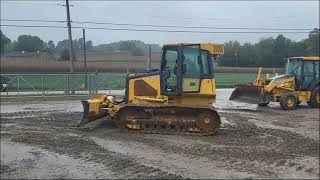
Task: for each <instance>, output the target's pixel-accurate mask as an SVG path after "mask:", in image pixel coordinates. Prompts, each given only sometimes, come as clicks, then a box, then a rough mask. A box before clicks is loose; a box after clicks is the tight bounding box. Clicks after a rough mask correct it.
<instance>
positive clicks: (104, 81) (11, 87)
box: [0, 73, 265, 96]
mask: <svg viewBox="0 0 320 180" xmlns="http://www.w3.org/2000/svg"><path fill="white" fill-rule="evenodd" d="M264 76H265V75H262V77H264ZM255 78H256V74H255V73H215V79H216V86H217V88H233V87H234V86H235V85H237V84H243V83H250V82H253V81H254V80H255ZM125 80H126V74H125V73H90V74H1V78H0V81H1V82H0V89H1V96H10V95H13V96H16V95H19V96H20V95H37V96H49V95H66V96H68V95H92V94H95V93H100V92H103V93H106V92H107V93H108V94H110V91H113V92H115V91H114V90H118V91H117V92H120V91H119V90H121V92H122V93H123V92H124V89H125V84H126V82H125Z"/></svg>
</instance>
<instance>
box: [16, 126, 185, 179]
mask: <svg viewBox="0 0 320 180" xmlns="http://www.w3.org/2000/svg"><path fill="white" fill-rule="evenodd" d="M10 140H11V141H12V142H18V143H25V144H29V145H33V146H39V147H41V148H43V149H46V150H48V151H52V152H56V153H59V154H65V155H68V156H70V157H73V158H79V159H84V160H85V161H88V162H95V163H99V164H102V165H104V166H105V167H107V169H109V170H110V171H112V172H113V173H114V174H113V176H116V177H118V178H148V179H153V178H164V179H181V178H182V177H181V176H179V175H176V174H171V173H168V172H165V171H162V170H160V169H157V168H153V167H150V166H145V165H142V164H140V163H139V162H137V161H136V160H135V159H133V158H132V157H130V156H127V155H123V154H119V153H116V152H112V151H109V150H108V149H105V148H102V147H100V146H99V145H97V144H96V143H95V142H94V141H92V140H88V139H86V138H79V137H77V136H65V135H62V136H59V135H56V136H52V134H41V135H39V134H38V133H34V132H32V133H30V132H27V133H24V134H19V135H17V134H16V135H15V137H12V138H10Z"/></svg>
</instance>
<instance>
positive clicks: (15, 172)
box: [0, 102, 319, 179]
mask: <svg viewBox="0 0 320 180" xmlns="http://www.w3.org/2000/svg"><path fill="white" fill-rule="evenodd" d="M42 103H44V102H42ZM12 105H13V108H14V104H12V103H10V106H12ZM1 106H3V105H1ZM17 106H19V107H22V106H21V105H17ZM58 106H59V108H61V104H59V105H58ZM25 108H26V107H25ZM38 108H41V107H40V106H39V107H38ZM21 109H23V107H22V108H21ZM71 109H77V108H76V107H75V106H74V107H72V108H71ZM218 111H219V114H220V116H221V117H222V122H223V123H222V127H221V129H220V130H219V131H218V134H216V135H215V136H191V135H186V136H175V135H158V134H140V133H137V132H132V131H125V130H120V129H118V128H116V126H115V125H114V123H113V122H111V121H108V120H106V119H101V120H99V121H96V122H93V123H91V124H88V125H87V126H85V127H83V128H75V125H76V124H78V123H79V122H80V119H81V117H82V113H81V112H77V111H76V110H72V111H63V110H61V109H58V110H57V109H54V108H53V109H51V110H50V108H47V107H46V108H43V109H42V110H35V109H32V108H30V107H29V108H26V109H25V111H20V112H14V111H5V112H4V111H1V166H0V174H1V178H147V179H150V178H151V179H153V178H165V179H171V178H172V179H177V178H178V179H179V178H290V179H292V178H296V179H300V178H308V179H310V178H314V179H319V109H309V108H307V107H306V106H305V105H301V106H300V107H299V108H298V109H297V110H295V111H283V110H280V108H279V106H278V104H271V105H270V107H263V108H253V109H250V108H249V109H248V108H244V109H241V108H240V109H236V108H219V109H218Z"/></svg>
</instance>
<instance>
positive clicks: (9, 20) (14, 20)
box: [1, 19, 66, 23]
mask: <svg viewBox="0 0 320 180" xmlns="http://www.w3.org/2000/svg"><path fill="white" fill-rule="evenodd" d="M1 21H8V22H50V23H51V22H55V23H65V22H66V21H58V20H41V19H1Z"/></svg>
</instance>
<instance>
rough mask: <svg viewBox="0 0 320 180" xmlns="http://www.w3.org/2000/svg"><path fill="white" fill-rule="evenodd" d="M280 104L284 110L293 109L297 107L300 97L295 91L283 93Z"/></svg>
mask: <svg viewBox="0 0 320 180" xmlns="http://www.w3.org/2000/svg"><path fill="white" fill-rule="evenodd" d="M279 101H280V106H281V108H282V109H283V110H293V109H296V107H297V105H298V98H297V96H296V95H294V94H293V93H286V94H283V95H282V96H281V97H280V99H279Z"/></svg>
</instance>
